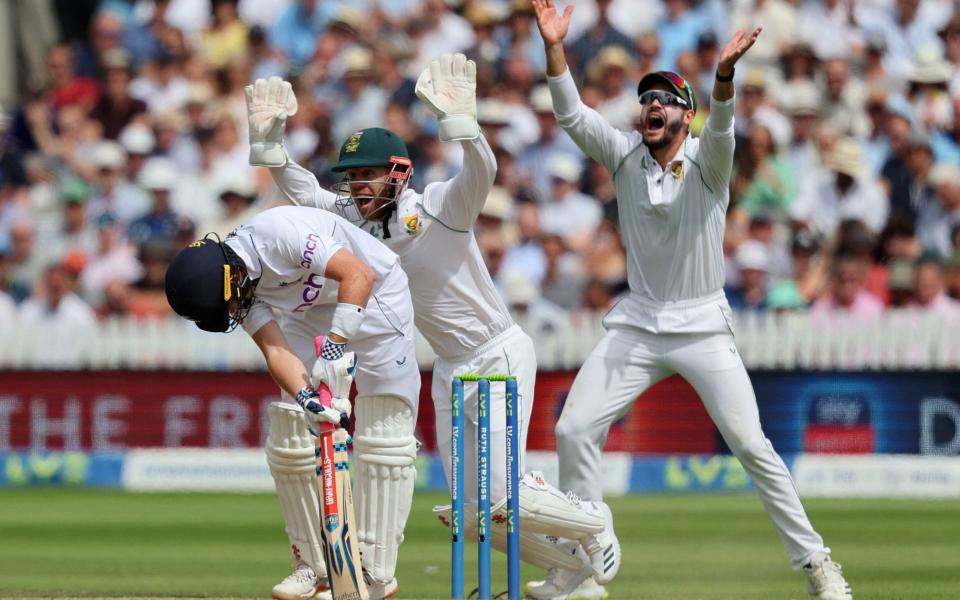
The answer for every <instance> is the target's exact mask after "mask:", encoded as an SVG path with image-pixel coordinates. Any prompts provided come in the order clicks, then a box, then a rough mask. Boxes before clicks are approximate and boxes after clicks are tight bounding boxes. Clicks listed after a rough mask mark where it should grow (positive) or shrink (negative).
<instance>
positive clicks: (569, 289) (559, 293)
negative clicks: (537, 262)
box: [541, 235, 586, 310]
mask: <svg viewBox="0 0 960 600" xmlns="http://www.w3.org/2000/svg"><path fill="white" fill-rule="evenodd" d="M543 254H544V256H545V257H546V264H547V269H546V274H545V275H544V277H543V282H542V283H541V288H542V292H543V297H544V298H546V299H547V300H549V301H550V302H553V303H554V304H556V305H557V306H560V307H561V308H565V309H568V310H571V309H574V308H577V307H578V306H579V305H580V301H581V299H582V298H583V288H584V285H586V273H585V272H584V268H583V261H582V260H581V259H580V257H579V256H577V255H576V254H574V253H573V252H571V251H570V249H569V248H567V246H566V244H565V243H564V242H563V238H562V237H560V236H558V235H548V236H544V238H543Z"/></svg>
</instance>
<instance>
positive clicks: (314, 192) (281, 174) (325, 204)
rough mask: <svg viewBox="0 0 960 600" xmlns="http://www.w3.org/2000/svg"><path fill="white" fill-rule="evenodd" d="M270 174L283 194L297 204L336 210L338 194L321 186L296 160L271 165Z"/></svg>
mask: <svg viewBox="0 0 960 600" xmlns="http://www.w3.org/2000/svg"><path fill="white" fill-rule="evenodd" d="M270 175H271V176H272V177H273V182H274V183H275V184H277V187H278V188H280V191H281V192H283V195H284V196H286V197H287V198H289V199H290V201H291V202H293V203H294V204H296V205H297V206H309V207H312V208H320V209H323V210H328V211H331V212H335V207H336V201H337V195H336V194H334V193H333V192H331V191H329V190H325V189H323V188H322V187H320V182H319V181H317V178H316V176H314V174H313V173H311V172H310V171H308V170H306V169H304V168H303V167H301V166H300V165H298V164H297V163H295V162H292V161H289V160H288V161H287V163H286V164H285V165H283V166H282V167H270Z"/></svg>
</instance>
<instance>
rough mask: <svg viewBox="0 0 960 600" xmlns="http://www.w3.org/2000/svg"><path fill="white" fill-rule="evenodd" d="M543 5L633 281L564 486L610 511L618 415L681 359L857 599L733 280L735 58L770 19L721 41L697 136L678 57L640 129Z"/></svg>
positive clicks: (779, 525) (820, 590) (774, 506)
mask: <svg viewBox="0 0 960 600" xmlns="http://www.w3.org/2000/svg"><path fill="white" fill-rule="evenodd" d="M533 6H534V11H535V13H536V16H537V25H538V26H539V29H540V34H541V36H542V37H543V41H544V45H545V46H546V53H547V75H548V83H549V86H550V92H551V95H552V97H553V110H554V114H555V116H556V119H557V123H559V125H560V126H561V127H562V128H563V129H564V130H566V132H567V133H568V134H570V137H571V138H573V140H574V141H575V142H576V143H577V145H578V146H579V147H580V148H581V149H582V150H583V151H584V152H585V153H586V154H587V155H588V156H589V157H591V158H592V159H594V160H596V161H597V162H599V163H600V164H601V165H603V166H604V167H605V168H606V169H607V170H608V171H609V172H610V174H611V175H612V177H613V179H614V184H615V186H616V190H617V198H618V200H619V201H618V203H617V205H618V209H619V212H620V227H621V230H622V236H623V241H624V245H625V246H626V249H627V264H628V283H629V286H630V292H629V294H628V295H627V296H626V297H625V298H623V299H622V300H621V301H620V302H619V303H618V304H617V305H616V306H615V307H614V308H613V309H612V310H611V311H610V312H609V313H608V314H607V315H606V317H605V318H604V325H605V327H606V328H607V333H606V335H605V336H604V337H603V339H602V340H601V341H600V343H599V344H598V345H597V347H596V348H594V350H593V352H592V353H591V354H590V356H589V357H588V358H587V360H586V361H585V362H584V364H583V366H582V368H581V369H580V372H579V373H578V374H577V377H576V379H575V380H574V383H573V387H572V389H571V390H570V395H569V397H568V398H567V402H566V404H565V405H564V408H563V413H562V414H561V416H560V419H559V421H558V422H557V426H556V433H557V449H558V453H559V458H560V486H561V487H562V488H564V489H571V490H573V491H574V492H576V493H578V494H580V496H581V497H583V498H584V499H585V501H589V502H591V503H592V504H594V505H599V506H602V507H604V512H605V513H606V514H609V509H608V508H606V505H605V504H604V503H603V502H602V500H603V499H602V496H601V489H600V487H599V486H597V485H596V481H598V480H599V478H600V461H601V450H602V448H603V444H604V442H605V440H606V437H607V432H608V430H609V429H610V425H611V424H612V423H613V422H614V421H616V420H617V419H619V418H620V417H622V416H623V415H624V414H625V413H626V412H627V411H628V410H629V409H630V406H631V404H632V403H633V401H634V400H635V399H636V398H637V396H639V395H640V394H641V393H642V392H643V391H644V390H646V389H647V388H649V387H650V386H652V385H654V384H655V383H657V382H658V381H660V380H661V379H663V378H665V377H667V376H669V375H672V374H674V373H679V374H680V375H681V376H683V378H684V379H686V380H687V381H688V382H689V383H690V384H691V385H692V386H693V387H694V389H695V390H696V391H697V393H698V394H699V396H700V398H701V400H702V401H703V403H704V405H705V406H706V409H707V412H708V413H709V414H710V417H711V418H712V419H713V422H714V423H715V424H716V426H717V428H718V429H719V430H720V433H721V434H722V435H723V438H724V440H725V441H726V443H727V445H728V446H729V447H730V449H731V451H732V452H733V453H734V455H735V456H736V457H737V458H738V459H739V460H740V462H741V464H743V466H744V468H745V469H746V470H747V472H748V473H749V474H750V476H751V478H752V479H753V482H754V484H755V485H756V486H757V489H758V491H759V492H760V498H761V500H762V502H763V505H764V507H765V508H766V510H767V513H768V514H769V515H770V518H771V520H772V521H773V524H774V526H775V527H776V529H777V533H778V534H779V535H780V539H781V540H782V542H783V544H784V546H785V547H786V550H787V554H788V555H789V558H790V562H791V564H792V565H793V567H794V569H802V570H803V571H804V572H805V573H806V575H807V583H808V585H807V591H808V592H809V593H810V594H811V595H814V596H817V597H819V598H820V599H821V600H848V599H851V598H852V597H853V596H852V593H851V591H850V586H849V585H848V584H847V582H846V581H845V580H844V578H843V575H842V573H841V570H840V565H838V564H837V563H835V562H833V561H832V560H830V549H829V548H827V547H826V546H825V545H824V543H823V540H822V539H821V537H820V535H818V534H817V532H816V531H814V529H813V526H812V525H811V524H810V521H809V520H808V519H807V515H806V513H805V512H804V509H803V506H802V505H801V504H800V498H799V496H798V495H797V490H796V487H795V486H794V484H793V481H792V479H791V477H790V473H789V471H787V468H786V466H785V465H784V464H783V461H782V460H781V459H780V457H779V456H778V455H777V453H776V452H775V451H774V449H773V447H772V446H771V444H770V442H769V440H767V438H766V436H765V435H764V433H763V431H762V430H761V428H760V418H759V415H758V412H757V403H756V397H755V396H754V392H753V387H752V385H751V383H750V379H749V377H748V376H747V371H746V369H745V368H744V365H743V361H742V360H741V358H740V354H739V353H738V352H737V346H736V342H735V340H734V334H733V329H732V326H731V310H730V305H729V304H728V303H727V299H726V296H725V295H724V292H723V279H724V264H723V232H724V223H725V219H726V212H727V206H728V204H729V202H730V197H729V184H730V172H731V169H732V166H733V150H734V135H733V113H734V86H733V72H734V65H735V64H736V63H737V61H738V60H739V59H740V57H742V56H743V55H744V53H746V52H747V50H749V49H750V47H751V46H752V45H753V44H754V42H756V40H757V37H758V36H759V35H760V31H761V29H760V28H757V29H755V30H754V31H752V32H750V33H748V34H746V35H744V33H743V32H742V31H741V32H737V33H736V34H735V35H734V36H733V38H732V39H731V40H730V41H729V42H728V43H727V44H726V46H724V47H723V49H722V50H721V52H720V58H719V64H718V66H717V72H716V81H715V83H714V86H713V93H712V96H713V97H712V99H711V102H710V114H709V116H708V117H707V121H706V125H705V127H704V129H703V132H702V133H701V134H700V137H699V138H693V137H690V135H689V130H688V128H689V126H690V122H691V121H692V120H693V117H694V115H695V114H696V110H697V102H696V98H695V97H694V92H693V89H692V88H691V87H690V84H689V83H688V82H687V81H686V80H685V79H683V78H682V77H680V76H679V75H677V74H676V73H671V72H667V71H659V72H654V73H649V74H647V75H646V76H644V77H643V79H641V80H640V84H639V88H638V94H639V101H640V105H641V107H642V111H641V117H640V122H639V125H638V130H637V131H631V132H623V131H619V130H617V129H615V128H613V127H612V126H611V125H610V124H609V123H608V122H606V121H605V120H604V119H603V117H601V116H600V115H599V114H598V113H597V112H595V111H594V110H591V109H590V108H588V107H587V106H586V105H584V103H583V102H582V100H581V99H580V95H579V93H578V91H577V88H576V85H575V84H574V81H573V78H572V77H571V75H570V72H569V70H568V69H567V62H566V57H565V55H564V49H563V39H564V37H565V36H566V34H567V28H568V26H569V24H570V15H571V13H572V11H573V8H572V7H569V6H568V7H567V8H566V9H565V10H564V12H563V14H558V12H557V9H556V7H555V6H554V3H553V0H533ZM608 525H611V527H612V523H611V522H610V521H608ZM611 534H612V531H611ZM577 577H579V574H577V573H575V572H571V571H564V570H556V571H553V572H551V573H549V574H548V577H547V580H546V581H545V582H543V583H541V584H539V585H536V586H528V588H527V592H528V594H529V595H531V596H533V597H534V598H540V599H543V598H551V599H554V600H556V599H558V598H566V597H567V596H565V595H563V594H562V593H561V592H562V591H563V590H565V589H568V588H569V587H570V586H571V585H572V583H573V582H574V581H575V579H576V578H577Z"/></svg>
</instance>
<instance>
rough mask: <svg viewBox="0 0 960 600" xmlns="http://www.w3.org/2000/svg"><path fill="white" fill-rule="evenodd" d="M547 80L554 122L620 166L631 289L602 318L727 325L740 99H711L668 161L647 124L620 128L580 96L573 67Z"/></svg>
mask: <svg viewBox="0 0 960 600" xmlns="http://www.w3.org/2000/svg"><path fill="white" fill-rule="evenodd" d="M549 86H550V92H551V94H552V96H553V107H554V113H555V115H556V117H557V122H558V123H559V124H560V126H561V127H562V128H563V129H564V130H565V131H566V132H567V133H568V134H569V135H570V137H571V138H573V140H574V142H576V143H577V145H578V146H579V147H580V149H581V150H583V151H584V153H585V154H587V156H589V157H591V158H593V159H594V160H596V161H597V162H599V163H600V164H602V165H603V166H604V167H605V168H606V169H607V170H608V171H609V172H610V173H611V174H613V180H614V185H615V186H616V190H617V206H618V210H619V213H620V230H621V236H622V238H623V243H624V246H625V247H626V250H627V278H628V283H629V286H630V294H629V295H628V296H627V297H626V298H624V299H623V300H622V301H621V302H620V303H618V305H617V306H616V307H615V308H614V309H613V310H612V311H611V313H610V314H609V315H607V317H606V319H605V321H604V322H605V324H607V325H608V326H617V325H626V326H634V327H639V328H642V329H645V330H649V331H653V332H655V333H659V332H689V333H692V332H711V331H717V330H722V329H723V328H725V327H727V326H728V323H729V315H728V314H724V313H728V312H729V306H728V305H727V303H726V298H725V297H724V295H723V280H724V260H723V233H724V224H725V221H726V212H727V205H728V204H729V201H730V198H729V190H728V187H729V181H730V171H731V168H732V166H733V148H734V137H733V135H734V134H733V108H734V101H733V99H730V100H728V101H726V102H719V101H717V100H713V101H712V102H711V105H710V109H711V110H710V115H709V117H708V118H707V122H706V126H705V127H704V129H703V131H702V132H701V134H700V137H699V138H692V137H689V136H688V137H687V138H686V139H685V141H684V143H683V146H681V147H680V149H679V150H678V151H677V154H676V155H675V156H674V157H673V159H672V160H671V162H670V163H668V164H667V169H662V168H661V167H660V165H659V164H658V163H657V161H655V160H654V159H653V157H652V156H651V155H650V152H649V151H648V150H647V147H646V146H645V145H644V144H643V137H642V135H641V134H640V132H638V131H631V132H629V133H628V132H623V131H620V130H618V129H615V128H614V127H612V126H611V125H610V124H609V123H608V122H607V121H606V120H604V119H603V117H601V116H600V115H599V114H598V113H597V112H596V111H594V110H593V109H591V108H589V107H587V106H586V105H585V104H583V102H582V101H581V100H580V95H579V93H578V92H577V88H576V85H575V84H574V82H573V78H572V77H571V76H570V72H569V71H567V72H566V73H564V74H563V75H561V76H559V77H551V78H549ZM718 304H719V306H720V310H718V308H717V305H718ZM721 316H722V317H724V318H721Z"/></svg>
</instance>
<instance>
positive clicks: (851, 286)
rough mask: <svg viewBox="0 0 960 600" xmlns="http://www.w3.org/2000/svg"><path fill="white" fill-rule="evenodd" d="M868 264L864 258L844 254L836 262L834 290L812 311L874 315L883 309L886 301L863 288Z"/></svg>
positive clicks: (828, 313)
mask: <svg viewBox="0 0 960 600" xmlns="http://www.w3.org/2000/svg"><path fill="white" fill-rule="evenodd" d="M866 269H867V265H866V264H865V263H864V261H863V260H862V259H859V258H856V257H850V256H841V257H838V258H837V259H836V261H835V262H834V265H833V273H832V274H831V278H830V291H829V292H828V293H827V295H825V296H823V297H822V298H820V299H818V300H817V301H816V302H814V303H813V308H812V309H811V314H813V315H816V316H828V315H832V314H836V313H846V314H850V315H852V316H855V317H859V318H861V319H874V318H877V317H879V316H880V314H881V313H882V312H883V303H882V302H880V300H878V299H877V298H876V297H875V296H873V295H872V294H870V293H869V292H867V291H866V290H864V289H863V286H864V281H865V278H866Z"/></svg>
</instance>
